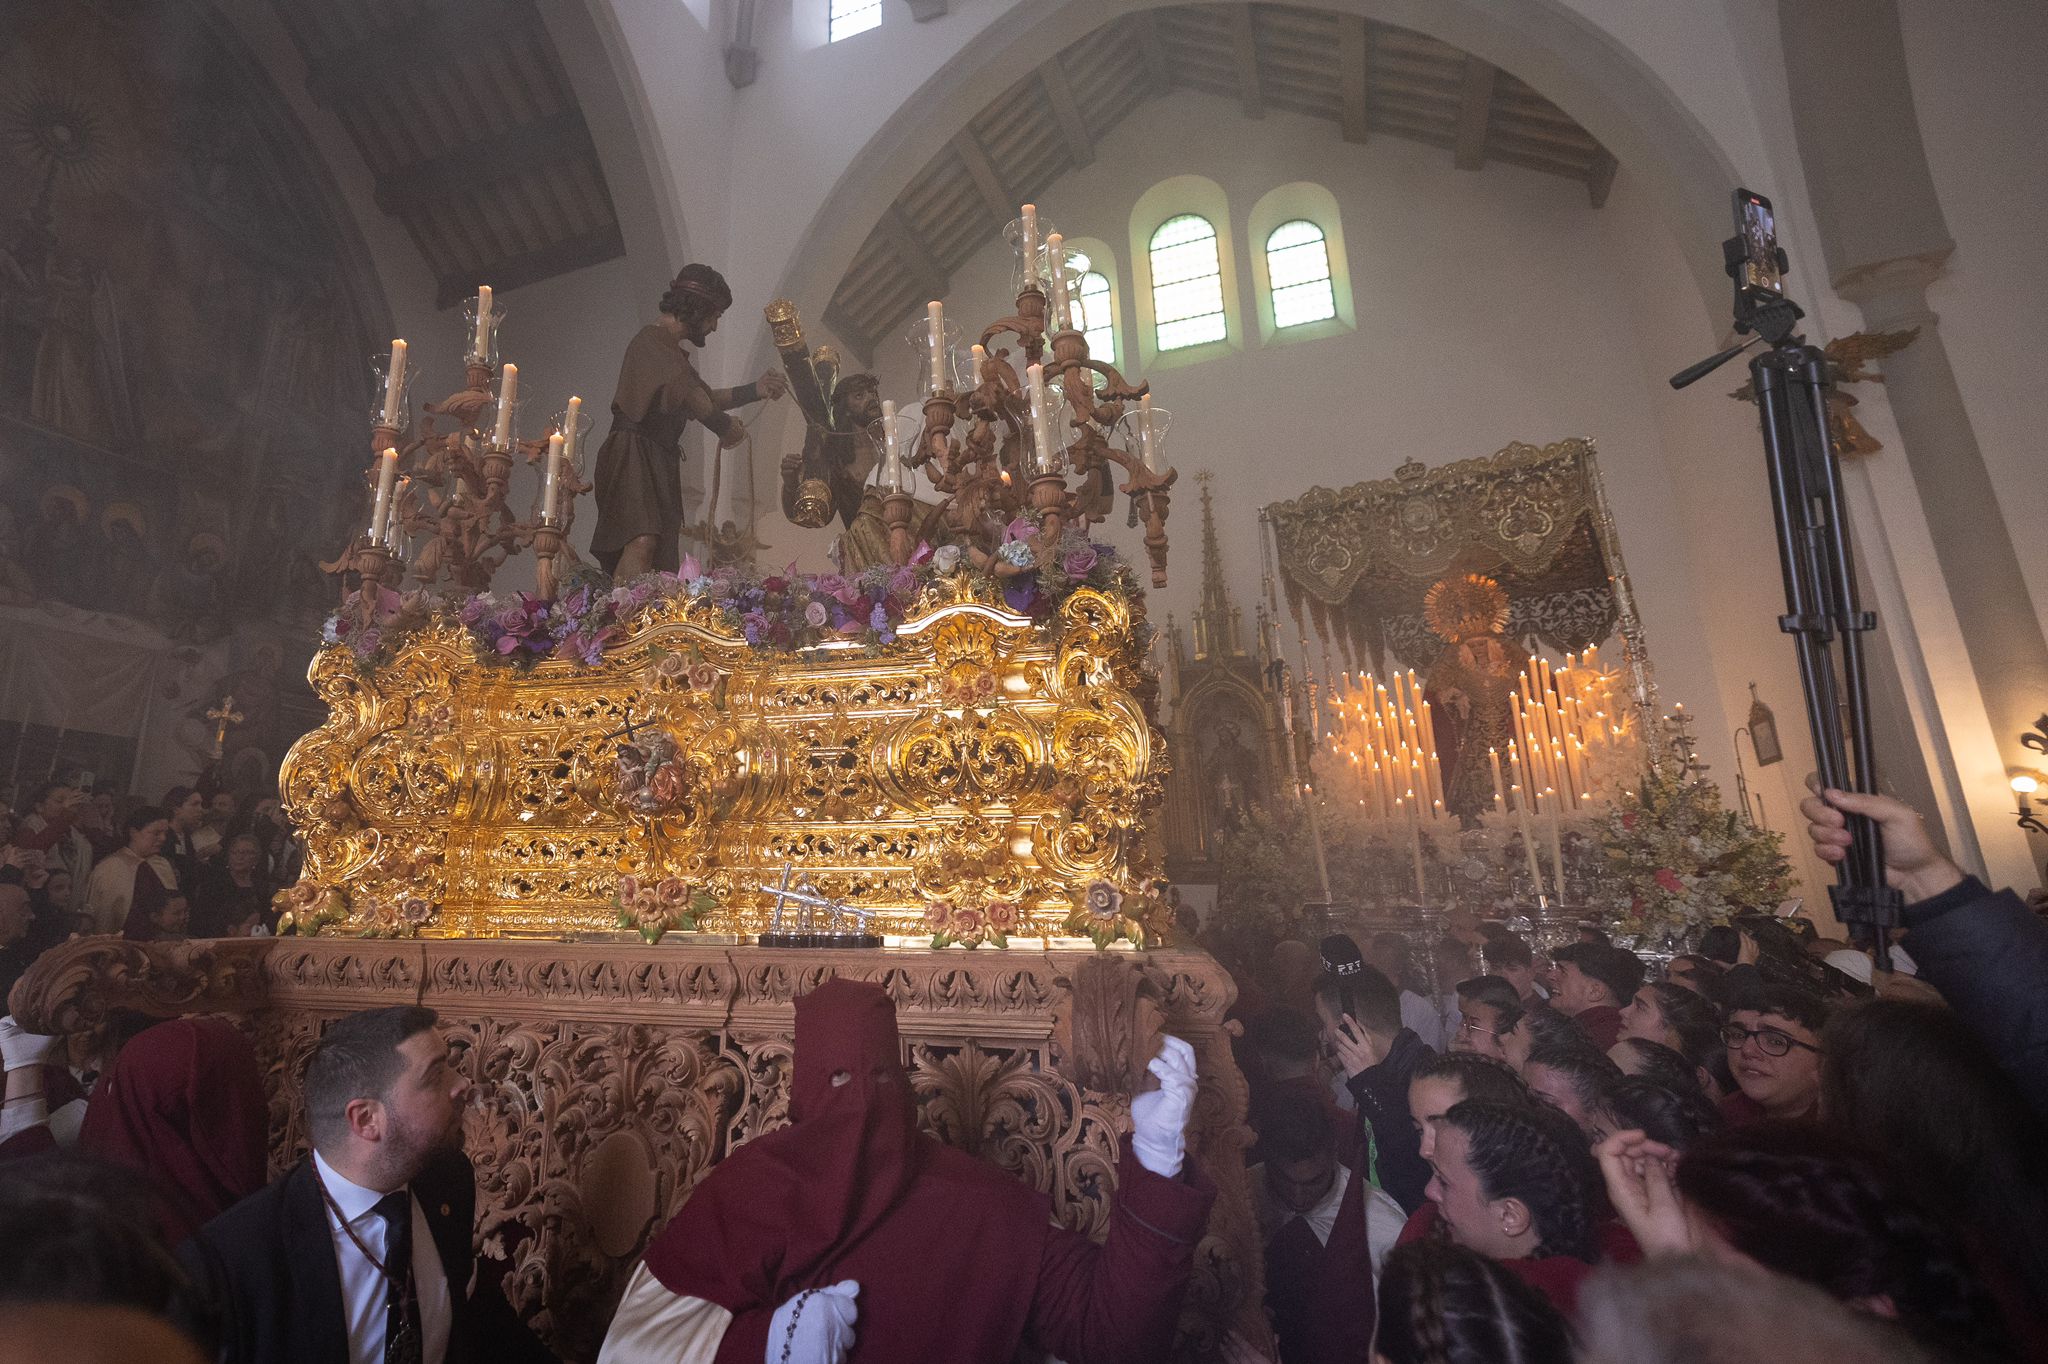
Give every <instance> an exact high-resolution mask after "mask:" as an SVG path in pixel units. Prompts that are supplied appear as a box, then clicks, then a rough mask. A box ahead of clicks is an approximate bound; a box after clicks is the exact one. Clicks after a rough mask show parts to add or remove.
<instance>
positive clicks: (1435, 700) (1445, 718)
mask: <svg viewBox="0 0 2048 1364" xmlns="http://www.w3.org/2000/svg"><path fill="white" fill-rule="evenodd" d="M1423 614H1424V617H1425V619H1427V620H1428V622H1429V628H1430V629H1431V630H1433V631H1435V632H1436V634H1437V635H1438V636H1439V637H1441V638H1442V639H1443V641H1444V643H1445V648H1444V650H1443V652H1442V653H1440V654H1438V655H1437V660H1436V663H1435V664H1434V665H1433V666H1431V668H1430V670H1429V677H1428V679H1427V680H1426V682H1425V683H1424V685H1423V694H1424V695H1425V696H1426V697H1427V698H1428V699H1429V703H1430V709H1431V711H1432V712H1433V713H1434V719H1435V725H1436V751H1437V759H1438V762H1439V765H1440V767H1441V770H1442V772H1443V784H1444V797H1443V799H1444V809H1445V810H1446V811H1447V812H1449V813H1451V814H1454V815H1471V814H1476V813H1478V812H1479V811H1481V810H1483V809H1486V808H1487V807H1488V806H1490V805H1491V804H1492V803H1493V774H1492V770H1491V767H1490V765H1489V764H1488V762H1487V756H1486V753H1487V750H1488V749H1489V748H1491V749H1495V750H1498V751H1499V752H1501V753H1503V754H1505V753H1506V752H1507V746H1508V740H1510V739H1512V738H1513V737H1514V732H1513V731H1514V723H1513V720H1512V719H1511V717H1510V716H1509V713H1508V696H1509V694H1510V693H1511V692H1513V691H1514V689H1515V679H1516V677H1517V676H1518V675H1519V673H1520V669H1519V668H1517V667H1516V664H1515V658H1514V655H1513V654H1512V653H1511V652H1510V650H1509V649H1508V646H1507V640H1506V638H1505V636H1504V635H1503V633H1502V632H1503V631H1505V630H1506V629H1507V624H1508V595H1507V593H1506V592H1504V591H1502V590H1501V586H1500V584H1499V583H1497V582H1495V581H1494V580H1493V579H1491V578H1488V577H1485V576H1483V575H1481V574H1478V573H1467V574H1464V575H1462V576H1460V577H1452V578H1444V579H1442V580H1441V581H1439V582H1437V583H1436V584H1435V585H1433V586H1432V587H1431V588H1430V589H1429V591H1428V593H1427V594H1425V595H1424V597H1423Z"/></svg>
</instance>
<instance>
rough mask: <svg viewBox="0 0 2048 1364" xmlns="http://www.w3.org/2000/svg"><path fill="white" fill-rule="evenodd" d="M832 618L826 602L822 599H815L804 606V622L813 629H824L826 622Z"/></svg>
mask: <svg viewBox="0 0 2048 1364" xmlns="http://www.w3.org/2000/svg"><path fill="white" fill-rule="evenodd" d="M831 618H832V617H831V614H830V613H829V612H827V611H826V610H825V603H823V602H821V601H814V602H812V603H811V604H810V605H809V606H806V607H805V608H804V624H806V625H808V626H810V627H811V628H812V629H813V630H822V629H824V628H825V622H826V621H828V620H830V619H831Z"/></svg>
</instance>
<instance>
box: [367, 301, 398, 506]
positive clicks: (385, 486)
mask: <svg viewBox="0 0 2048 1364" xmlns="http://www.w3.org/2000/svg"><path fill="white" fill-rule="evenodd" d="M399 344H400V345H404V344H405V343H404V342H403V341H401V342H399ZM400 354H403V352H400ZM397 483H398V451H397V450H396V449H394V448H392V447H390V446H386V447H385V449H384V454H383V456H382V457H381V458H380V459H379V460H378V461H377V501H376V504H375V505H374V506H372V507H371V508H370V543H371V544H373V545H381V544H383V543H384V521H385V518H386V517H388V516H389V515H390V514H391V490H392V488H393V487H394V486H396V484H397Z"/></svg>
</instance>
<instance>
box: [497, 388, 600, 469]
mask: <svg viewBox="0 0 2048 1364" xmlns="http://www.w3.org/2000/svg"><path fill="white" fill-rule="evenodd" d="M514 417H515V419H516V417H517V414H516V413H515V414H514ZM595 425H597V416H596V414H595V413H593V412H592V411H591V410H590V405H589V404H588V403H585V404H584V405H583V406H582V407H581V408H579V409H578V410H577V412H576V430H575V431H574V432H573V433H572V432H571V431H570V430H569V409H568V408H566V407H565V408H563V409H562V410H561V411H559V412H557V413H555V415H554V416H552V417H550V418H549V419H548V434H549V435H553V434H554V433H555V432H557V431H559V432H561V433H562V438H563V439H564V440H568V439H569V438H570V437H571V436H572V435H573V436H574V438H575V449H574V450H573V451H572V452H571V458H570V459H569V461H568V464H569V467H570V468H572V469H574V470H575V471H576V477H577V478H579V479H580V478H582V477H583V470H584V467H585V466H586V465H587V464H588V463H589V461H590V456H591V449H590V441H589V439H588V438H589V436H590V428H591V427H593V426H595ZM542 472H546V470H545V468H543V470H542Z"/></svg>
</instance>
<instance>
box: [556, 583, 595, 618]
mask: <svg viewBox="0 0 2048 1364" xmlns="http://www.w3.org/2000/svg"><path fill="white" fill-rule="evenodd" d="M589 609H590V589H589V588H588V587H579V588H577V589H576V590H575V591H574V592H572V593H570V594H569V600H568V601H566V602H564V603H563V604H562V610H563V612H564V613H566V614H567V615H569V616H571V617H576V616H581V615H582V614H583V613H584V612H586V611H588V610H589Z"/></svg>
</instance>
